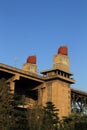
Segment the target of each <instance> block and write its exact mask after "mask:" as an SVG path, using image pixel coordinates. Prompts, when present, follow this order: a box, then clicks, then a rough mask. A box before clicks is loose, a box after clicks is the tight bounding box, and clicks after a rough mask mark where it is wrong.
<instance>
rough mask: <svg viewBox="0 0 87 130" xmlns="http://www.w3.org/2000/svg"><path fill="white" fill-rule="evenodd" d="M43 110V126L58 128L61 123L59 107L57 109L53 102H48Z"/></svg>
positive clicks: (50, 129) (50, 128) (49, 128)
mask: <svg viewBox="0 0 87 130" xmlns="http://www.w3.org/2000/svg"><path fill="white" fill-rule="evenodd" d="M43 111H44V116H43V128H44V127H46V130H56V129H57V128H58V123H59V117H58V109H56V107H55V105H54V104H53V103H52V102H47V103H46V106H45V107H44V109H43Z"/></svg>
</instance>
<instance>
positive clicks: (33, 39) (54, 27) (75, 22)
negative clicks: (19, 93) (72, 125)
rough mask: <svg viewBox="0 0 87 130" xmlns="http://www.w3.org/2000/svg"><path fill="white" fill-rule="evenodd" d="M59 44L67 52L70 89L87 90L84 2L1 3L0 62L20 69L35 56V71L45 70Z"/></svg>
mask: <svg viewBox="0 0 87 130" xmlns="http://www.w3.org/2000/svg"><path fill="white" fill-rule="evenodd" d="M62 45H66V46H67V47H68V50H69V57H70V68H71V72H73V73H74V79H75V80H76V84H74V85H73V86H72V87H74V88H77V89H81V90H84V91H87V78H86V76H87V75H86V73H87V70H86V67H87V0H0V62H1V63H4V64H7V65H10V66H14V67H15V65H16V67H17V68H22V64H24V63H25V62H26V59H27V57H28V56H29V55H36V56H37V66H38V70H39V71H42V70H46V69H49V68H52V65H53V56H54V55H55V54H57V50H58V48H59V47H60V46H62Z"/></svg>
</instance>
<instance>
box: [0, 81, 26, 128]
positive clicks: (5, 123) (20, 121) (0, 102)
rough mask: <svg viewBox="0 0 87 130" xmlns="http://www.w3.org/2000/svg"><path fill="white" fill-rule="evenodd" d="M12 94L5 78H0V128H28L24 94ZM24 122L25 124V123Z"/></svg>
mask: <svg viewBox="0 0 87 130" xmlns="http://www.w3.org/2000/svg"><path fill="white" fill-rule="evenodd" d="M21 97H22V96H20V95H18V94H17V93H16V94H15V93H14V94H12V93H11V91H10V86H9V85H8V84H6V80H5V79H1V80H0V130H28V125H27V123H28V122H27V115H26V110H25V109H24V108H20V107H19V106H20V105H24V96H23V98H21ZM25 124H26V125H25Z"/></svg>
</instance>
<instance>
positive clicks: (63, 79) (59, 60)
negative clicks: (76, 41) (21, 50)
mask: <svg viewBox="0 0 87 130" xmlns="http://www.w3.org/2000/svg"><path fill="white" fill-rule="evenodd" d="M72 76H73V74H72V73H71V72H70V60H69V57H68V48H67V47H66V46H61V47H60V48H59V49H58V53H57V54H56V55H54V59H53V67H52V69H48V70H45V71H42V72H41V74H38V73H37V65H36V56H29V57H28V59H27V62H26V63H25V64H23V66H22V69H18V68H15V67H11V66H8V65H5V64H2V63H1V64H0V78H5V79H6V82H7V83H8V84H9V85H10V88H11V92H12V93H15V92H16V93H18V94H20V95H25V99H26V107H32V106H33V105H35V104H37V105H42V106H44V105H45V104H46V102H48V101H51V102H53V103H54V104H55V106H56V107H57V108H58V109H59V116H60V118H61V117H62V116H68V115H69V114H70V113H71V86H70V85H71V84H74V83H75V80H74V79H73V78H72Z"/></svg>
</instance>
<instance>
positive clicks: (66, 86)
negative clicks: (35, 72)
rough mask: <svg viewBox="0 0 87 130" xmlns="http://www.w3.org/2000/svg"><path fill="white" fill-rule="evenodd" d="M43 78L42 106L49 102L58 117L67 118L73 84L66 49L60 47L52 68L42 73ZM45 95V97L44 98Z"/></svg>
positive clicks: (69, 110)
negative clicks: (56, 110)
mask: <svg viewBox="0 0 87 130" xmlns="http://www.w3.org/2000/svg"><path fill="white" fill-rule="evenodd" d="M42 74H43V75H44V77H45V85H44V86H45V89H44V93H43V95H42V97H43V98H42V104H43V105H45V102H47V101H51V102H53V103H54V104H55V106H56V107H57V108H58V109H59V117H60V118H62V116H68V115H69V114H70V112H71V88H70V85H71V84H73V83H75V81H74V79H73V78H72V77H71V76H73V74H72V73H71V72H70V60H69V57H68V48H67V47H66V46H61V47H60V48H59V49H58V53H57V54H56V55H54V59H53V68H52V69H50V70H46V71H43V72H42ZM44 95H45V96H44Z"/></svg>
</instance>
